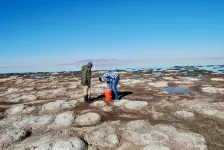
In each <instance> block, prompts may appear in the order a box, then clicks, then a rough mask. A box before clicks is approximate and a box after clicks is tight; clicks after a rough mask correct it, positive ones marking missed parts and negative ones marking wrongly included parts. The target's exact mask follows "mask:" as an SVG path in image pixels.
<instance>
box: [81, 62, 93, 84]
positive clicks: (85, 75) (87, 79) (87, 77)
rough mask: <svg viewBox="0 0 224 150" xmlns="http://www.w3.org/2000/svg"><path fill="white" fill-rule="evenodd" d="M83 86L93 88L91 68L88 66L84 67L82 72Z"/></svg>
mask: <svg viewBox="0 0 224 150" xmlns="http://www.w3.org/2000/svg"><path fill="white" fill-rule="evenodd" d="M81 84H82V85H83V86H88V87H90V86H91V68H90V67H88V66H87V65H84V66H82V70H81Z"/></svg>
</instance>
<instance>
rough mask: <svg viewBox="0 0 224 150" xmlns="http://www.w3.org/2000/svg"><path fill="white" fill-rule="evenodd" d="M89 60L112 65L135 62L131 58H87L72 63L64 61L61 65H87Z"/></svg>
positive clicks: (96, 63)
mask: <svg viewBox="0 0 224 150" xmlns="http://www.w3.org/2000/svg"><path fill="white" fill-rule="evenodd" d="M88 62H92V63H93V65H96V66H110V65H119V64H123V63H128V62H133V61H131V60H118V59H85V60H80V61H76V62H71V63H64V64H59V65H79V66H80V65H85V64H87V63H88Z"/></svg>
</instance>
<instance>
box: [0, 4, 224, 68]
mask: <svg viewBox="0 0 224 150" xmlns="http://www.w3.org/2000/svg"><path fill="white" fill-rule="evenodd" d="M223 7H224V2H223V1H221V0H183V1H181V0H60V1H59V0H19V1H18V0H0V66H14V65H31V66H32V65H42V66H43V67H44V66H45V65H51V64H58V63H68V62H74V61H78V60H83V59H103V58H104V59H121V60H123V59H129V60H130V59H131V60H150V59H158V60H163V59H176V58H179V59H201V58H206V59H207V58H224V42H223V41H224V19H223V15H224V9H223ZM0 70H1V69H0ZM10 70H11V71H13V68H11V69H10Z"/></svg>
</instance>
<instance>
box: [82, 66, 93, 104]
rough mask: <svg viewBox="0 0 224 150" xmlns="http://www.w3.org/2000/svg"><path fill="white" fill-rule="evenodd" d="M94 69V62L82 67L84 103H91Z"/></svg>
mask: <svg viewBox="0 0 224 150" xmlns="http://www.w3.org/2000/svg"><path fill="white" fill-rule="evenodd" d="M92 67H93V64H92V62H88V63H87V65H84V66H82V70H81V84H82V85H83V91H84V101H85V102H89V101H90V99H89V98H90V97H91V96H90V94H91V91H90V86H91V68H92Z"/></svg>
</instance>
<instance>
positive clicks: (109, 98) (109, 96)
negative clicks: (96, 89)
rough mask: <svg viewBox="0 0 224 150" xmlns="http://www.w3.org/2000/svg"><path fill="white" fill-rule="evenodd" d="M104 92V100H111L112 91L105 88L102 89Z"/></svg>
mask: <svg viewBox="0 0 224 150" xmlns="http://www.w3.org/2000/svg"><path fill="white" fill-rule="evenodd" d="M104 94H105V101H106V102H110V101H112V98H113V91H112V90H111V89H105V90H104Z"/></svg>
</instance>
